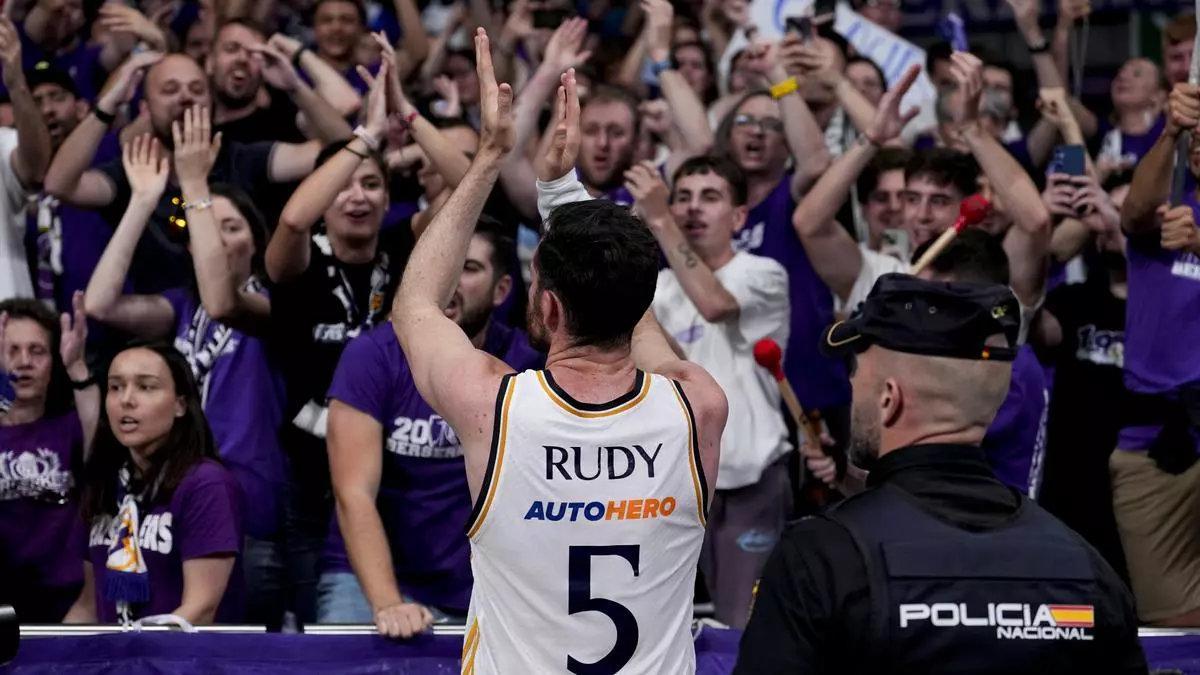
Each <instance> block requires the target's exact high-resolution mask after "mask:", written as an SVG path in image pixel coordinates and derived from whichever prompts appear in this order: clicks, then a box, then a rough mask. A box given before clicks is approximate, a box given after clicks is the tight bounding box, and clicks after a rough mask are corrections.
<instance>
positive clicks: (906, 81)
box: [863, 64, 921, 146]
mask: <svg viewBox="0 0 1200 675" xmlns="http://www.w3.org/2000/svg"><path fill="white" fill-rule="evenodd" d="M920 74H921V67H920V66H918V65H917V64H913V65H911V66H909V67H908V70H906V71H904V74H903V75H901V76H900V79H899V80H898V81H897V82H896V84H894V85H892V86H891V87H890V88H889V89H888V90H887V92H886V93H884V95H883V98H881V99H879V107H878V108H876V109H875V119H874V120H873V121H872V122H871V126H870V128H869V129H867V130H866V131H864V132H863V136H866V138H867V140H868V141H870V142H871V143H872V144H874V145H877V146H878V145H883V144H884V143H888V142H890V141H892V140H893V139H895V138H898V137H899V136H900V132H901V131H902V130H903V129H904V127H905V126H906V125H907V124H908V123H909V122H911V121H912V119H913V118H914V117H916V116H917V113H918V112H920V110H919V109H917V108H916V107H915V106H912V107H909V109H908V110H906V111H904V113H903V114H902V113H901V112H900V101H901V100H902V99H903V98H904V95H905V94H907V93H908V90H909V89H910V88H911V87H912V85H913V82H916V81H917V76H918V75H920Z"/></svg>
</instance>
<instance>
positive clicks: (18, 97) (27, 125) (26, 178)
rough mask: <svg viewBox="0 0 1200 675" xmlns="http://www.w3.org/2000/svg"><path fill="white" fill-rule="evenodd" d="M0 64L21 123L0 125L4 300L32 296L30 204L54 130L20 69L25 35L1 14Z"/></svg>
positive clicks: (0, 290)
mask: <svg viewBox="0 0 1200 675" xmlns="http://www.w3.org/2000/svg"><path fill="white" fill-rule="evenodd" d="M0 68H2V69H3V79H4V86H5V88H7V89H8V95H9V99H10V100H11V101H12V108H13V120H14V124H15V126H16V129H8V128H4V129H0V300H5V299H8V298H31V297H33V282H32V281H31V279H30V276H29V263H28V262H27V260H26V258H25V239H24V238H25V205H26V201H27V199H28V196H29V195H30V194H31V193H32V192H33V191H35V190H36V189H37V188H38V187H40V186H41V184H42V178H44V177H45V175H46V167H47V166H48V165H49V164H50V156H51V155H52V154H53V151H52V150H51V149H50V132H49V131H47V130H46V123H45V122H44V121H43V120H42V116H41V114H40V112H39V109H38V106H37V104H36V103H34V101H33V94H32V93H30V91H29V85H28V84H27V83H26V81H25V73H24V72H23V71H22V70H21V40H20V38H19V37H18V36H17V29H16V28H15V27H13V24H12V22H11V21H9V20H8V19H6V18H0Z"/></svg>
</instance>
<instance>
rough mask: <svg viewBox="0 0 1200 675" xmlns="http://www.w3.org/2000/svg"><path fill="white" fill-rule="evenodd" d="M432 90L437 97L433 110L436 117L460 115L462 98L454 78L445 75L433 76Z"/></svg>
mask: <svg viewBox="0 0 1200 675" xmlns="http://www.w3.org/2000/svg"><path fill="white" fill-rule="evenodd" d="M433 90H434V91H435V92H437V95H438V97H439V99H438V100H437V101H435V102H434V106H433V111H434V112H435V113H437V116H438V117H445V118H449V119H455V118H458V117H462V100H461V99H460V97H459V95H458V86H457V85H455V84H454V80H451V79H450V78H448V77H446V76H445V75H438V76H437V77H435V78H433Z"/></svg>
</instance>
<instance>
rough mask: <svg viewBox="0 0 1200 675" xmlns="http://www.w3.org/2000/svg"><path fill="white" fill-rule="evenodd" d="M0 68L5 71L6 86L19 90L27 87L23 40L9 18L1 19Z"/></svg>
mask: <svg viewBox="0 0 1200 675" xmlns="http://www.w3.org/2000/svg"><path fill="white" fill-rule="evenodd" d="M0 68H3V69H4V86H5V88H7V89H17V88H19V87H22V86H24V85H25V71H24V70H23V68H22V66H21V38H20V37H19V36H18V35H17V29H16V27H15V26H13V22H12V21H10V20H9V19H8V18H7V17H3V18H0Z"/></svg>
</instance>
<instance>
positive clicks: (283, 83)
mask: <svg viewBox="0 0 1200 675" xmlns="http://www.w3.org/2000/svg"><path fill="white" fill-rule="evenodd" d="M246 48H247V49H249V50H250V53H251V57H252V58H253V59H254V60H255V61H257V62H258V65H259V68H261V69H262V76H263V79H264V80H266V81H267V84H269V85H271V86H272V87H275V88H276V89H278V90H280V91H283V92H291V91H295V90H296V87H298V86H300V74H299V73H297V72H296V69H295V68H293V67H292V61H291V59H289V58H288V56H287V55H286V54H284V53H283V51H281V50H280V49H279V48H278V47H274V46H272V45H271V44H270V43H267V44H259V45H247V46H246Z"/></svg>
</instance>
